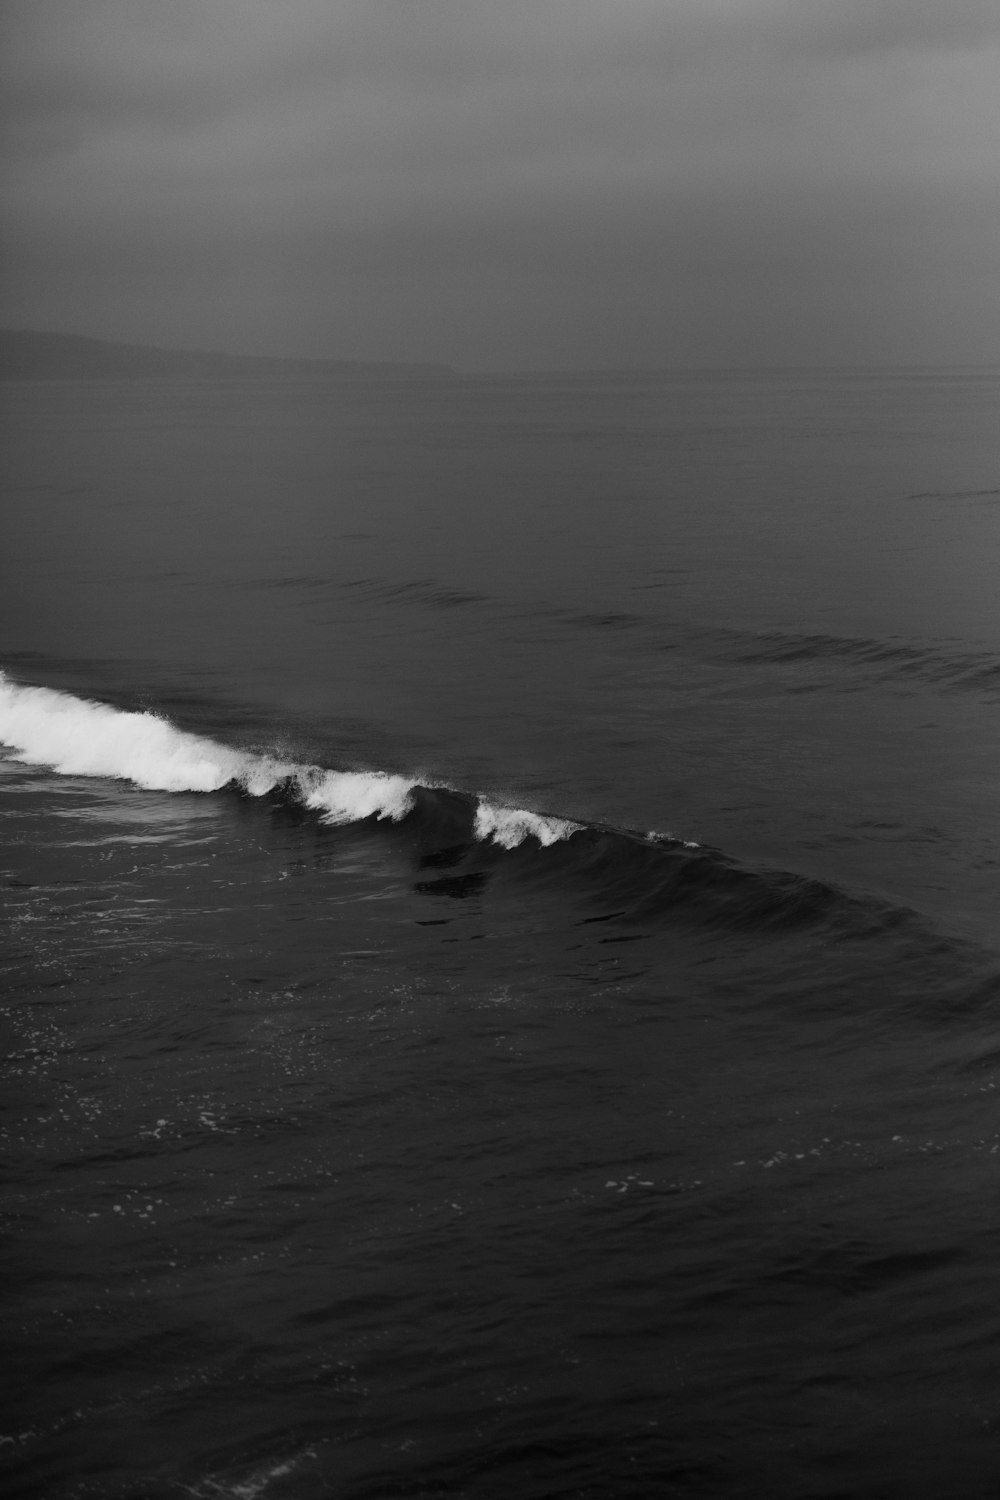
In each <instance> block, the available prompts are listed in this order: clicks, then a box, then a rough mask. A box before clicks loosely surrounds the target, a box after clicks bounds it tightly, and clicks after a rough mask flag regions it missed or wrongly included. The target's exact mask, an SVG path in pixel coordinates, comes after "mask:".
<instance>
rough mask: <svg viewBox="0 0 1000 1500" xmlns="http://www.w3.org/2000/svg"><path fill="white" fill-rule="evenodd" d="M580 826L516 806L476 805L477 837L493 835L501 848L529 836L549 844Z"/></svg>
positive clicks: (488, 837)
mask: <svg viewBox="0 0 1000 1500" xmlns="http://www.w3.org/2000/svg"><path fill="white" fill-rule="evenodd" d="M579 828H580V824H579V823H569V822H567V821H566V819H565V818H550V817H546V816H544V815H543V814H542V813H532V812H525V811H524V809H523V808H519V807H498V806H496V804H495V803H492V802H480V804H479V806H478V807H477V809H476V826H475V834H476V838H477V839H482V840H483V842H485V841H486V840H487V839H492V840H493V842H494V843H495V844H500V845H501V846H502V847H503V848H504V849H514V848H516V847H517V845H518V844H521V843H523V842H524V840H525V839H526V838H529V837H530V838H536V839H537V840H538V842H539V843H540V844H542V845H543V846H545V847H548V845H549V844H558V843H560V842H561V841H562V840H563V839H568V838H569V837H570V836H571V835H572V834H574V833H577V832H578V831H579Z"/></svg>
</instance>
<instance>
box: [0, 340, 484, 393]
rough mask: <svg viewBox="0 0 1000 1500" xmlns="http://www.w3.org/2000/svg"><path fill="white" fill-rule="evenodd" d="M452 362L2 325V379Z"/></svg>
mask: <svg viewBox="0 0 1000 1500" xmlns="http://www.w3.org/2000/svg"><path fill="white" fill-rule="evenodd" d="M452 374H454V371H453V370H452V368H451V366H450V365H437V364H401V363H388V362H385V363H383V362H376V361H371V362H368V361H365V360H353V359H281V358H277V357H275V356H271V355H257V354H224V353H221V352H219V351H217V350H214V349H213V350H201V349H157V348H153V347H150V346H147V345H145V344H116V343H111V342H109V341H107V340H105V339H92V338H85V337H83V336H82V335H80V334H75V333H34V332H29V331H25V330H16V329H6V328H5V329H0V380H150V379H171V378H173V379H193V380H275V379H278V380H280V379H283V378H290V379H297V380H308V379H314V380H315V379H334V380H385V379H394V380H442V379H447V378H448V377H449V376H450V375H452Z"/></svg>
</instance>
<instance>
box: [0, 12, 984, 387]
mask: <svg viewBox="0 0 1000 1500" xmlns="http://www.w3.org/2000/svg"><path fill="white" fill-rule="evenodd" d="M0 96H2V103H0V189H2V200H3V206H2V210H0V249H2V261H0V322H2V323H3V324H4V325H5V326H8V327H20V328H41V329H48V330H53V331H60V332H75V333H84V334H90V335H93V336H96V337H102V338H111V339H122V340H127V341H133V342H143V343H154V344H161V345H166V346H176V347H194V348H221V349H227V350H230V351H232V352H237V353H270V354H285V355H306V356H317V357H331V358H345V359H393V360H440V361H446V362H448V363H450V364H453V365H455V366H457V367H458V368H461V369H469V370H509V369H524V370H532V369H553V368H569V369H577V368H578V369H585V368H596V367H601V368H619V369H621V368H677V367H691V366H695V367H703V366H719V365H724V366H731V365H746V366H752V365H800V366H801V365H807V366H818V365H830V364H833V365H844V364H849V365H850V364H861V365H868V364H930V363H940V362H948V363H960V364H961V363H993V362H1000V4H998V3H997V0H169V3H168V0H0Z"/></svg>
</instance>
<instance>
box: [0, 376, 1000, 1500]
mask: <svg viewBox="0 0 1000 1500" xmlns="http://www.w3.org/2000/svg"><path fill="white" fill-rule="evenodd" d="M998 396H1000V370H997V369H924V370H882V371H871V370H858V371H849V370H840V371H812V372H810V371H795V372H788V371H760V372H746V371H731V372H725V371H721V372H704V373H690V374H664V375H630V374H626V373H623V374H608V375H593V376H580V375H577V376H550V377H542V376H534V377H529V376H523V377H513V376H512V377H500V376H492V377H491V376H467V377H460V376H454V377H453V378H442V379H436V380H435V379H428V380H422V381H421V380H404V379H384V380H383V379H373V380H368V381H361V380H339V381H338V380H331V379H323V380H319V379H317V380H310V379H305V378H303V379H293V378H285V379H276V380H272V379H262V380H245V381H240V380H231V381H227V380H223V379H220V380H204V381H194V380H189V381H182V380H176V381H175V380H169V379H163V380H147V381H141V380H136V381H132V382H117V381H113V380H90V381H79V382H74V381H57V380H53V381H36V382H13V381H11V382H6V383H4V385H3V387H2V393H0V404H2V418H3V429H4V443H3V453H2V468H3V477H2V495H3V517H2V532H0V534H2V545H0V667H2V670H3V676H2V678H0V744H2V745H3V747H4V749H3V751H2V756H3V758H2V760H0V799H2V805H0V815H2V823H0V832H2V849H0V878H2V881H3V901H4V912H5V915H4V932H5V936H4V950H3V967H2V971H0V972H2V976H3V979H2V986H3V988H2V995H3V999H2V1006H0V1033H2V1037H3V1042H4V1049H3V1050H4V1061H3V1065H2V1079H3V1082H2V1093H0V1100H2V1106H3V1111H2V1131H3V1138H2V1143H3V1157H4V1161H5V1168H4V1187H3V1209H4V1223H5V1237H4V1249H3V1267H4V1271H3V1274H4V1282H5V1286H6V1292H7V1297H6V1307H7V1311H6V1315H5V1335H4V1342H5V1346H6V1349H5V1356H4V1361H3V1376H2V1382H3V1386H4V1398H3V1402H2V1408H0V1410H2V1433H0V1468H2V1470H3V1471H5V1473H4V1479H3V1484H4V1490H5V1493H6V1494H8V1495H10V1496H12V1497H15V1496H16V1497H28V1496H31V1497H34V1496H41V1497H45V1500H90V1497H112V1500H140V1497H141V1500H176V1497H196V1500H209V1497H230V1500H314V1497H337V1500H388V1497H404V1496H405V1497H426V1500H430V1497H442V1500H444V1497H447V1500H459V1497H468V1500H501V1497H503V1500H510V1497H515V1500H550V1497H553V1500H554V1497H566V1500H568V1497H575V1500H576V1497H578V1500H617V1497H647V1496H648V1497H670V1500H688V1497H707V1500H716V1497H719V1500H729V1497H737V1496H739V1497H750V1500H755V1497H767V1500H786V1497H787V1500H793V1497H794V1500H805V1497H815V1500H820V1497H822V1500H835V1497H844V1500H847V1497H850V1500H877V1497H878V1500H882V1497H884V1500H898V1497H900V1496H906V1497H907V1500H920V1497H927V1500H941V1497H944V1496H947V1497H949V1500H964V1497H979V1496H984V1497H985V1496H987V1495H989V1496H992V1495H993V1494H995V1493H996V1486H997V1483H998V1475H1000V1298H998V1295H997V1291H998V1276H1000V1194H998V1173H1000V1115H998V1092H997V1090H998V1082H1000V921H998V899H997V897H998V874H1000V778H998V776H997V745H998V730H1000V588H998V583H997V580H998V577H1000V420H998V414H1000V401H998Z"/></svg>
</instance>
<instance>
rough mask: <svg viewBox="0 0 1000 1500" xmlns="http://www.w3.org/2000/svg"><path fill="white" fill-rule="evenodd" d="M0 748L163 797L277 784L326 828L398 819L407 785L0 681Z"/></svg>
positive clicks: (407, 800) (256, 791)
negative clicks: (291, 790)
mask: <svg viewBox="0 0 1000 1500" xmlns="http://www.w3.org/2000/svg"><path fill="white" fill-rule="evenodd" d="M0 743H2V744H5V745H8V746H9V747H10V749H11V750H12V751H13V753H14V755H15V756H16V758H17V759H18V760H21V761H24V762H26V763H27V764H28V765H33V766H51V767H52V769H53V770H55V771H59V772H61V773H62V774H63V775H65V776H106V777H109V778H113V779H115V780H119V781H129V782H131V783H132V784H133V785H134V786H140V787H144V788H146V789H148V790H150V791H163V792H216V791H219V789H220V788H221V787H224V786H228V785H230V784H231V783H235V784H237V785H239V786H242V787H243V788H244V789H245V790H246V791H247V792H249V793H250V795H251V796H253V797H263V796H264V795H265V794H266V793H267V792H270V791H273V789H274V788H275V787H276V786H278V785H280V784H281V783H284V782H290V783H291V784H292V785H294V786H295V787H296V789H297V791H298V793H299V795H300V797H301V800H302V801H303V802H304V803H305V805H306V806H307V807H311V808H315V809H316V810H317V811H318V812H319V813H320V814H321V816H322V818H323V821H324V822H328V823H353V822H357V821H358V820H360V819H362V818H370V817H373V816H377V817H380V818H394V819H398V818H403V817H405V816H406V814H407V813H408V812H409V810H410V808H411V807H412V805H413V804H412V796H411V793H412V790H413V785H414V783H413V782H411V781H406V780H405V779H404V778H403V777H401V776H388V775H383V774H382V773H380V772H361V771H357V772H350V771H324V770H321V769H320V768H319V767H318V766H302V765H297V764H296V763H295V762H292V761H283V760H278V759H276V758H275V757H274V756H270V755H259V754H256V753H255V752H253V751H246V750H235V749H231V748H230V747H228V746H226V745H219V744H217V743H216V742H215V741H214V740H209V739H203V738H202V737H201V736H199V735H196V734H188V733H187V732H186V731H185V730H183V729H178V728H176V726H175V725H173V724H170V723H169V722H168V721H167V720H166V719H161V718H160V717H159V716H158V715H157V714H152V713H126V712H123V711H122V710H120V709H117V708H111V707H110V706H109V705H108V704H105V703H92V702H89V701H88V700H87V699H84V698H74V697H73V696H72V695H71V694H69V693H60V692H56V691H54V690H53V689H51V688H42V687H23V686H19V685H17V684H15V683H12V682H10V681H9V680H8V679H7V678H6V677H5V676H4V675H3V674H2V673H0Z"/></svg>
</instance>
